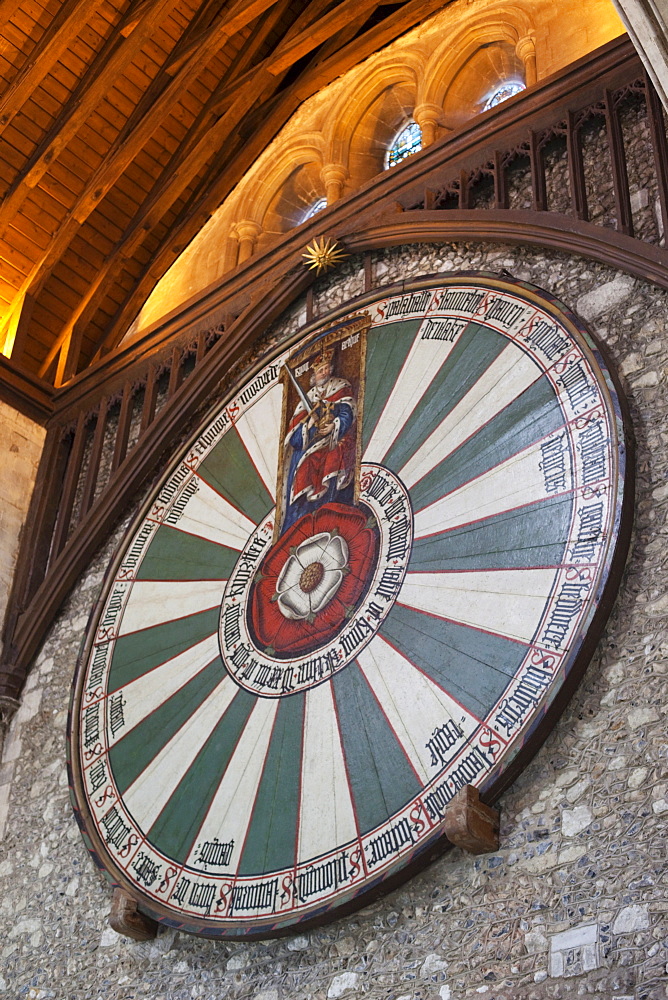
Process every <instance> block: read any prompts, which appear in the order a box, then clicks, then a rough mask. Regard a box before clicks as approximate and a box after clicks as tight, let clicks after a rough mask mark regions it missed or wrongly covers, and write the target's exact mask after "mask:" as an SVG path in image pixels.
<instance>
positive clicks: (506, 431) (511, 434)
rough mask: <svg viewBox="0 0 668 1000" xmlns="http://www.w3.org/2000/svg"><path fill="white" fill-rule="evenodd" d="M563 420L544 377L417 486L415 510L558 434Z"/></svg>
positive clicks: (413, 490) (412, 492)
mask: <svg viewBox="0 0 668 1000" xmlns="http://www.w3.org/2000/svg"><path fill="white" fill-rule="evenodd" d="M563 423H564V415H563V413H562V411H561V409H560V407H559V402H558V400H557V397H556V396H555V394H554V390H553V388H552V386H551V385H550V383H549V381H548V379H547V378H546V377H545V376H543V377H542V378H540V379H538V381H536V382H534V383H533V385H530V386H529V388H528V389H526V390H525V391H524V392H523V393H521V395H519V396H518V397H517V399H514V400H513V401H512V403H509V405H508V406H506V407H505V408H504V409H503V410H501V412H500V413H498V414H497V415H496V416H495V417H493V419H492V420H490V421H489V423H488V424H485V426H484V427H481V429H480V430H479V431H478V432H477V433H476V434H474V435H473V436H472V437H470V438H469V439H468V441H465V442H464V444H463V445H461V447H459V448H457V449H456V450H455V451H453V452H452V454H450V455H448V456H447V457H446V458H444V459H443V461H442V462H440V463H439V464H438V465H436V466H434V468H433V469H432V470H431V472H429V473H428V475H426V476H425V477H424V478H423V479H421V480H420V481H419V482H418V483H416V484H415V486H413V488H412V489H411V491H410V494H411V501H412V503H413V509H414V510H416V511H417V510H422V508H423V507H427V506H428V505H429V504H430V503H433V502H434V501H435V500H440V498H441V497H444V496H446V495H447V494H448V493H451V492H452V491H453V490H456V489H458V487H460V486H462V485H463V484H464V483H467V482H470V480H472V479H476V478H477V477H478V476H482V475H483V473H485V472H488V471H489V470H490V469H493V468H494V467H495V466H497V465H500V464H501V463H502V462H505V461H506V460H507V459H509V458H511V457H512V456H513V455H516V454H517V453H518V452H520V451H522V450H523V449H524V448H528V447H529V446H530V445H532V444H533V443H534V441H539V440H541V439H542V438H544V437H547V436H548V435H549V434H552V433H554V431H556V430H558V429H559V428H560V427H562V426H563ZM564 433H565V432H564ZM566 441H568V438H566ZM567 454H570V453H569V452H567ZM536 461H537V462H539V461H540V458H537V459H536Z"/></svg>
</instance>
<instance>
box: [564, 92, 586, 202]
mask: <svg viewBox="0 0 668 1000" xmlns="http://www.w3.org/2000/svg"><path fill="white" fill-rule="evenodd" d="M566 149H567V152H568V174H569V178H570V183H571V201H572V204H573V212H574V213H575V218H576V219H582V220H583V221H584V222H588V221H589V212H588V210H587V186H586V184H585V176H584V165H583V163H582V145H581V143H580V132H579V129H578V126H577V123H576V121H575V115H574V114H573V112H572V111H570V112H569V113H568V120H567V123H566Z"/></svg>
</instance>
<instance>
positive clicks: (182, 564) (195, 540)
mask: <svg viewBox="0 0 668 1000" xmlns="http://www.w3.org/2000/svg"><path fill="white" fill-rule="evenodd" d="M238 558H239V552H238V551H237V550H236V549H228V548H227V546H226V545H218V544H217V543H216V542H210V541H209V540H208V539H207V538H200V537H199V536H198V535H190V534H188V533H187V532H185V531H179V529H178V528H172V527H170V526H169V525H167V524H163V525H161V526H160V527H159V528H158V530H157V531H156V533H155V535H154V537H153V539H152V541H151V544H150V546H149V549H148V552H147V553H146V555H145V556H144V559H143V560H142V564H141V566H140V568H139V572H138V573H137V579H138V580H228V579H229V576H230V573H231V572H232V570H233V569H234V566H235V565H236V562H237V559H238Z"/></svg>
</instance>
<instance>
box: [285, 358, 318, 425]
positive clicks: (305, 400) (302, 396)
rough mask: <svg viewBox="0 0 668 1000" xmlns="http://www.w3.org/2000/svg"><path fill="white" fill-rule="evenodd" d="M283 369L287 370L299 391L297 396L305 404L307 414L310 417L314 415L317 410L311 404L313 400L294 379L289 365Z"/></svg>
mask: <svg viewBox="0 0 668 1000" xmlns="http://www.w3.org/2000/svg"><path fill="white" fill-rule="evenodd" d="M283 367H284V368H285V370H286V372H287V373H288V375H289V376H290V381H291V382H292V384H293V385H294V387H295V389H296V390H297V394H298V396H299V398H300V399H301V401H302V403H303V404H304V406H305V407H306V412H307V413H308V414H309V416H310V415H311V414H312V413H313V410H314V409H315V407H314V406H313V405H312V404H311V400H310V399H309V398H308V396H307V395H306V393H305V392H304V390H303V389H302V387H301V386H300V384H299V382H298V381H297V379H296V378H295V377H294V375H293V374H292V372H291V371H290V369H289V368H288V366H287V365H283Z"/></svg>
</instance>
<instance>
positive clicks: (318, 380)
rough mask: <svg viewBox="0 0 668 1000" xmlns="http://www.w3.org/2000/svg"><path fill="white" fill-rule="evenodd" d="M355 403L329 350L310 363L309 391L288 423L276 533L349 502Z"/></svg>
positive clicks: (351, 487)
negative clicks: (285, 468) (283, 488)
mask: <svg viewBox="0 0 668 1000" xmlns="http://www.w3.org/2000/svg"><path fill="white" fill-rule="evenodd" d="M356 420H357V404H356V402H355V399H354V396H353V390H352V386H351V385H350V382H348V380H347V379H344V378H339V377H338V376H336V375H335V374H334V352H333V351H331V350H329V351H327V350H326V351H323V352H322V353H321V354H319V355H318V356H317V357H316V358H314V360H313V361H312V362H311V388H310V389H309V390H308V392H307V393H306V395H305V396H303V398H302V400H301V401H300V402H299V403H298V404H297V406H296V408H295V411H294V413H293V415H292V419H291V420H290V422H289V425H288V431H287V434H286V438H285V454H286V455H287V456H288V457H289V467H288V471H287V480H286V487H287V490H286V507H285V519H284V521H283V526H282V529H281V533H282V532H284V531H285V530H286V528H289V527H290V525H292V524H294V523H295V521H297V520H298V519H299V518H300V517H301V516H302V515H303V514H307V513H310V512H312V511H314V510H317V508H318V507H322V505H323V504H325V503H330V502H332V501H336V502H337V503H352V501H353V495H354V486H355V484H354V476H355V438H356V428H355V422H356Z"/></svg>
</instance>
